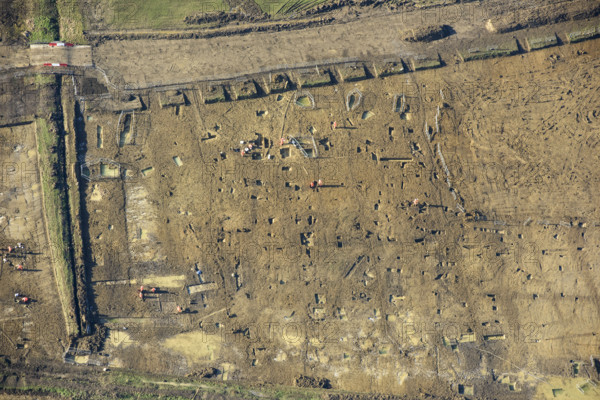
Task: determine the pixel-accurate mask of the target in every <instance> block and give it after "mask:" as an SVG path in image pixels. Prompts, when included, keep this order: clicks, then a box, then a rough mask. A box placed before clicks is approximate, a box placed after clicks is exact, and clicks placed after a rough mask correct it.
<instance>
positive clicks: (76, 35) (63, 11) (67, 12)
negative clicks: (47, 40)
mask: <svg viewBox="0 0 600 400" xmlns="http://www.w3.org/2000/svg"><path fill="white" fill-rule="evenodd" d="M79 4H80V2H79V1H77V0H56V8H57V10H58V26H59V27H60V32H59V33H60V39H61V40H64V41H65V42H71V43H76V44H86V43H87V40H86V39H85V37H84V36H83V16H82V15H81V11H80V8H79V7H80V6H79Z"/></svg>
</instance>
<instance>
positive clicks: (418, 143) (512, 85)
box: [76, 40, 600, 398]
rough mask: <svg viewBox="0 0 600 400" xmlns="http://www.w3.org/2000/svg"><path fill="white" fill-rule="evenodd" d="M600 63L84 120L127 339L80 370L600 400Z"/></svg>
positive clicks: (103, 272) (496, 64)
mask: <svg viewBox="0 0 600 400" xmlns="http://www.w3.org/2000/svg"><path fill="white" fill-rule="evenodd" d="M599 55H600V50H599V47H598V42H597V40H592V41H588V42H583V43H579V44H571V45H567V46H559V47H551V48H548V49H544V50H540V51H536V52H532V53H527V54H522V55H517V56H513V57H505V58H499V59H491V60H483V61H472V62H469V63H458V64H456V65H451V66H447V67H444V68H440V69H436V70H427V71H419V72H413V73H407V74H401V75H395V76H391V77H387V78H376V79H370V80H365V81H361V82H358V83H342V84H338V85H334V86H325V87H319V88H312V89H306V90H304V89H303V90H301V91H298V92H294V91H292V92H284V93H281V94H272V95H268V96H265V97H262V98H258V99H250V100H240V101H235V102H220V103H216V104H204V103H203V102H202V101H201V100H200V99H201V95H200V93H199V92H198V90H196V89H193V88H192V89H185V90H181V91H180V92H168V91H162V92H161V91H145V92H140V93H138V94H139V96H140V100H141V103H140V106H136V105H135V102H133V103H132V104H134V105H133V106H132V108H134V110H131V111H124V112H120V111H117V112H114V111H103V110H102V107H98V106H97V104H98V103H97V102H96V103H94V104H95V105H94V104H92V103H93V102H89V101H83V102H80V103H79V104H78V106H79V107H80V109H81V110H82V112H81V120H80V122H82V124H81V130H80V132H79V133H78V136H77V149H78V157H79V161H80V162H82V163H83V162H85V164H84V165H83V167H82V174H83V175H84V177H83V179H82V180H81V184H83V185H84V186H83V193H84V196H85V198H84V202H82V207H83V208H84V209H85V210H84V211H83V212H82V215H83V216H84V217H85V218H86V221H87V222H86V224H87V225H88V228H89V243H88V245H89V246H90V248H89V259H90V260H91V262H92V263H93V264H92V265H93V266H92V268H91V283H90V284H91V290H92V291H93V298H94V302H95V307H97V310H96V312H97V317H98V318H99V319H100V320H101V321H102V323H103V324H104V325H105V326H106V327H107V328H108V329H109V334H108V337H107V340H106V343H105V346H104V350H103V351H102V352H101V353H100V354H92V355H91V356H89V357H86V358H85V359H80V360H79V361H80V362H83V363H86V362H90V360H92V361H93V362H94V363H98V364H101V365H106V366H109V367H124V368H131V369H136V370H141V371H150V372H160V373H172V374H190V373H195V372H197V373H200V372H201V371H213V372H214V374H213V375H214V378H215V379H222V380H243V381H253V382H259V383H260V382H265V383H277V384H286V385H298V386H306V385H308V386H318V387H329V386H331V387H333V388H337V389H344V390H349V391H360V392H381V393H394V394H406V395H408V396H416V395H418V394H423V393H428V394H430V395H434V396H440V397H452V396H458V395H466V396H467V397H469V396H475V397H486V398H500V397H502V398H508V397H510V398H531V397H552V396H553V394H552V393H553V392H552V390H553V389H563V391H564V392H565V393H569V394H570V395H573V396H575V395H577V394H581V393H583V392H585V393H586V395H585V396H593V395H594V393H597V391H598V389H597V388H596V386H595V385H594V381H593V380H596V381H597V379H598V371H597V363H598V361H597V360H598V356H599V355H600V350H599V348H598V346H599V341H598V337H597V333H598V327H599V326H600V318H599V313H598V307H597V304H598V301H599V300H600V299H599V298H598V278H597V269H598V267H599V266H598V263H597V259H598V256H599V252H600V248H599V245H600V213H599V210H598V206H597V204H599V202H598V198H597V197H598V196H597V193H596V190H595V188H596V186H597V184H598V182H599V181H600V173H599V172H598V169H597V165H598V163H599V161H600V160H599V158H600V157H599V156H600V151H599V148H598V144H599V142H600V139H599V137H598V128H599V118H600V114H599V111H598V109H597V104H598V102H599V101H600V99H599V92H598V87H599V82H598V74H597V70H598V68H600V61H599V60H600V57H599ZM78 84H81V82H79V81H78ZM313 101H314V103H313ZM76 115H77V114H76ZM334 127H335V129H334ZM281 139H283V143H282V142H281ZM294 140H295V141H296V142H294ZM242 142H243V143H242ZM249 144H252V145H253V148H252V149H248V150H249V151H248V152H247V154H245V155H244V156H242V155H241V153H240V150H243V149H244V148H246V147H248V145H249ZM295 144H297V145H295ZM318 180H322V186H317V187H315V188H311V187H310V185H309V184H310V182H313V181H318ZM84 245H85V243H84ZM197 270H201V274H200V275H198V274H197V273H196V271H197ZM140 285H143V286H144V290H145V292H144V300H141V299H140V298H139V297H138V289H139V287H140ZM153 287H154V288H156V289H157V291H156V292H155V293H152V292H150V289H151V288H153ZM178 306H179V307H181V308H182V310H183V312H181V313H178V312H177V307H178ZM76 361H77V360H76ZM594 363H596V366H594ZM211 368H214V369H215V370H212V369H211ZM202 373H204V372H202ZM588 379H592V381H591V383H590V382H589V381H588ZM585 385H587V386H585ZM578 386H579V388H580V389H581V388H582V387H584V386H585V387H584V389H585V390H584V389H581V390H578V389H577V387H578ZM580 392H581V393H580ZM556 393H558V392H556ZM590 398H591V397H590Z"/></svg>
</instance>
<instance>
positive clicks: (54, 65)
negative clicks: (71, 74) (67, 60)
mask: <svg viewBox="0 0 600 400" xmlns="http://www.w3.org/2000/svg"><path fill="white" fill-rule="evenodd" d="M44 67H68V65H67V64H64V63H44Z"/></svg>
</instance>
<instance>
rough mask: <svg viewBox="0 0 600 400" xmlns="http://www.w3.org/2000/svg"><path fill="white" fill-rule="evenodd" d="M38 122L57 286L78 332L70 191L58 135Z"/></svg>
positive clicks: (71, 329) (67, 315)
mask: <svg viewBox="0 0 600 400" xmlns="http://www.w3.org/2000/svg"><path fill="white" fill-rule="evenodd" d="M35 123H36V139H37V143H38V154H39V165H40V178H41V183H42V192H43V202H44V212H45V214H46V225H47V229H48V236H49V237H48V239H49V245H50V249H49V250H50V252H51V260H52V268H53V269H54V276H55V279H56V283H57V286H58V293H59V296H60V300H61V304H62V309H63V314H64V317H65V323H66V327H67V334H68V335H69V336H76V335H77V334H78V326H77V321H76V318H75V311H74V300H75V293H74V279H73V272H72V269H71V266H70V261H69V260H70V257H69V241H68V235H67V232H68V226H67V223H68V222H67V218H66V216H67V213H68V212H69V210H68V199H67V194H66V192H64V191H63V190H61V189H60V186H59V181H58V176H59V175H58V170H59V162H60V160H59V157H58V150H57V149H58V147H59V136H58V135H57V134H55V133H52V132H51V131H50V125H49V123H48V121H46V120H45V119H43V118H38V119H36V121H35Z"/></svg>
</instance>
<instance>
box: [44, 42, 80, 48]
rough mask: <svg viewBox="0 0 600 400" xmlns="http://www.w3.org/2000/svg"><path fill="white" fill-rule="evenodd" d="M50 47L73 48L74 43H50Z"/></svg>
mask: <svg viewBox="0 0 600 400" xmlns="http://www.w3.org/2000/svg"><path fill="white" fill-rule="evenodd" d="M48 46H50V47H73V46H74V44H73V43H65V42H50V43H48Z"/></svg>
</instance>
